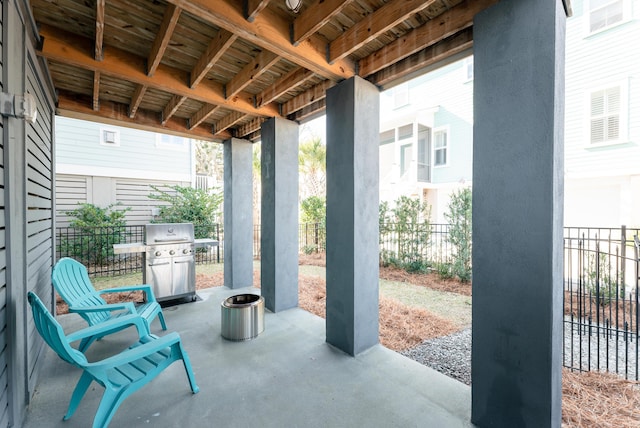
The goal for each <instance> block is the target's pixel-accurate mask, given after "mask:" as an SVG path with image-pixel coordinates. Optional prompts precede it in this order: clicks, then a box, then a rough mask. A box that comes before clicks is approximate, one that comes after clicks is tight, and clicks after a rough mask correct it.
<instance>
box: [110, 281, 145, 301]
mask: <svg viewBox="0 0 640 428" xmlns="http://www.w3.org/2000/svg"><path fill="white" fill-rule="evenodd" d="M127 291H142V292H144V293H145V294H146V295H147V300H148V301H149V302H155V301H156V296H155V295H154V294H153V289H152V288H151V285H150V284H139V285H125V286H123V287H115V288H105V289H103V290H99V291H98V294H105V293H122V292H127Z"/></svg>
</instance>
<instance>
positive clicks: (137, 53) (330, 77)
mask: <svg viewBox="0 0 640 428" xmlns="http://www.w3.org/2000/svg"><path fill="white" fill-rule="evenodd" d="M496 1H497V0H346V1H341V0H302V5H301V8H300V10H299V12H298V13H294V12H292V11H290V10H289V9H288V8H287V7H286V5H285V0H244V1H232V0H108V1H107V0H32V1H31V5H32V8H33V15H34V18H35V20H36V22H37V24H38V26H39V29H40V35H41V38H42V41H41V48H40V50H39V54H40V55H41V56H42V57H44V58H46V60H47V62H48V66H49V70H50V72H51V75H52V78H53V82H54V85H55V87H56V90H57V96H58V106H57V112H58V114H60V115H63V116H70V117H77V118H83V119H88V120H94V121H98V122H107V123H115V124H119V125H123V126H134V127H139V128H143V129H149V130H154V131H158V132H166V133H172V134H177V135H183V136H188V137H191V138H199V139H207V140H214V141H219V140H222V139H227V138H229V137H232V136H233V137H237V138H249V139H256V138H258V137H259V132H260V124H261V123H262V122H263V121H264V120H265V119H266V118H268V117H273V116H278V117H286V118H289V119H291V120H296V121H305V120H308V119H309V118H311V117H314V116H316V115H318V114H321V113H322V112H323V111H324V108H325V103H324V98H325V93H326V90H327V89H328V88H330V87H332V86H333V85H335V84H336V83H337V82H339V81H341V80H343V79H347V78H350V77H352V76H355V75H359V76H361V77H363V78H365V79H367V80H369V81H371V82H373V83H374V84H376V85H379V86H389V85H393V84H394V83H396V82H399V81H402V80H403V79H406V78H407V77H408V76H411V75H412V74H415V73H417V72H420V71H421V70H424V69H426V68H428V67H430V66H433V65H434V64H435V63H438V62H441V61H444V60H447V59H448V58H452V57H455V56H456V55H459V54H460V53H462V52H465V51H468V50H469V48H470V47H471V45H472V43H473V34H472V23H473V17H474V15H475V14H476V13H478V12H479V11H481V10H483V9H485V8H487V7H489V6H490V5H492V4H493V3H495V2H496Z"/></svg>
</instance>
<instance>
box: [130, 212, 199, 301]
mask: <svg viewBox="0 0 640 428" xmlns="http://www.w3.org/2000/svg"><path fill="white" fill-rule="evenodd" d="M144 236H145V252H144V272H143V277H142V278H143V281H144V282H145V283H146V284H152V286H153V292H154V294H155V295H156V298H157V299H158V300H159V301H162V300H169V299H177V298H185V297H191V298H192V299H195V292H196V270H195V266H196V263H195V254H194V252H195V237H194V233H193V224H192V223H151V224H147V225H145V229H144Z"/></svg>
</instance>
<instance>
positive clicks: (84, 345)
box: [78, 336, 96, 354]
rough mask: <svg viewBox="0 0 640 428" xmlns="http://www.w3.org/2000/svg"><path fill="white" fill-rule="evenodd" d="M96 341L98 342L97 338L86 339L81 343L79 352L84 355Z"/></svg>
mask: <svg viewBox="0 0 640 428" xmlns="http://www.w3.org/2000/svg"><path fill="white" fill-rule="evenodd" d="M94 340H96V337H95V336H91V337H85V338H84V339H82V340H81V341H80V345H79V346H78V351H80V352H82V353H83V354H84V353H85V351H86V350H87V349H89V345H91V344H92V343H93V341H94Z"/></svg>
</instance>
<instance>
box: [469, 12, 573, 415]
mask: <svg viewBox="0 0 640 428" xmlns="http://www.w3.org/2000/svg"><path fill="white" fill-rule="evenodd" d="M565 20H566V15H565V12H564V9H563V4H562V1H561V0H536V1H522V0H502V1H500V2H499V3H497V4H496V5H495V6H492V7H491V8H489V9H487V10H485V11H483V12H481V13H479V14H478V15H477V16H476V17H475V20H474V25H473V38H474V41H473V48H474V67H475V69H474V131H473V132H474V134H473V352H472V374H473V382H472V422H473V423H475V424H476V425H477V426H479V427H560V424H561V405H562V397H561V392H562V388H561V386H562V385H561V381H562V372H561V369H562V284H563V282H562V281H563V279H562V278H563V277H562V251H563V249H562V248H563V246H562V220H563V195H564V189H563V172H564V171H563V168H564V165H563V131H564V43H565Z"/></svg>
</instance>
